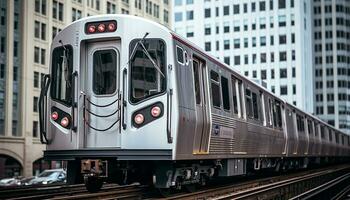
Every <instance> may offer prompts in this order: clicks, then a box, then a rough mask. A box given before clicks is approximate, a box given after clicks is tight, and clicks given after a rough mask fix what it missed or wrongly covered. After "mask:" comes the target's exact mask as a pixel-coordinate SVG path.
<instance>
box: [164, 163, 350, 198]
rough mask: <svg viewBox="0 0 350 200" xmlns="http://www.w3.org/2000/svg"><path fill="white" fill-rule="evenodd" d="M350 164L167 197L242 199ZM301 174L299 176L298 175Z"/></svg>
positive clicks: (343, 168) (346, 167) (337, 169)
mask: <svg viewBox="0 0 350 200" xmlns="http://www.w3.org/2000/svg"><path fill="white" fill-rule="evenodd" d="M349 168H350V166H349V165H340V166H336V167H334V166H332V167H327V168H323V169H316V170H308V171H303V172H299V173H293V174H288V175H282V176H274V177H269V178H262V179H256V180H253V181H245V182H243V183H242V182H241V183H234V184H230V185H226V186H219V187H215V188H208V189H204V190H202V191H197V192H193V193H189V194H179V195H175V196H171V197H167V198H165V199H240V197H239V196H242V198H243V195H247V197H248V196H249V195H250V194H252V192H257V191H258V190H262V189H266V190H268V188H269V187H272V186H276V185H279V184H282V183H285V184H288V183H291V182H292V181H297V180H300V177H304V178H307V177H308V178H312V176H321V175H325V174H328V173H332V172H337V171H341V170H345V169H349ZM297 176H299V177H297Z"/></svg>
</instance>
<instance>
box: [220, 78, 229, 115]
mask: <svg viewBox="0 0 350 200" xmlns="http://www.w3.org/2000/svg"><path fill="white" fill-rule="evenodd" d="M221 92H222V103H223V107H224V110H226V111H229V110H230V93H229V88H228V80H227V78H225V77H223V76H221Z"/></svg>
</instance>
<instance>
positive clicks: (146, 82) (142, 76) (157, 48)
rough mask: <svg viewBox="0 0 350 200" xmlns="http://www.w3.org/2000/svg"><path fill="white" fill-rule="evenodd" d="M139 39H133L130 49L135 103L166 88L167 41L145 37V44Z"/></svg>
mask: <svg viewBox="0 0 350 200" xmlns="http://www.w3.org/2000/svg"><path fill="white" fill-rule="evenodd" d="M139 41H140V40H133V41H132V42H131V43H130V49H129V50H130V55H132V56H133V57H132V58H131V60H130V61H131V62H130V71H131V78H130V90H131V91H130V100H131V102H133V103H137V102H140V101H142V100H144V99H147V98H149V97H151V96H154V95H157V94H160V93H163V92H164V91H165V88H166V85H165V84H166V80H165V74H166V57H165V55H166V52H165V50H166V46H165V43H164V42H163V41H162V40H159V39H145V40H144V42H143V44H140V43H139ZM135 48H136V49H135ZM134 49H135V50H134ZM133 51H135V53H134V54H133V53H132V52H133Z"/></svg>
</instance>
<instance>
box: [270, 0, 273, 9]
mask: <svg viewBox="0 0 350 200" xmlns="http://www.w3.org/2000/svg"><path fill="white" fill-rule="evenodd" d="M270 10H273V0H270Z"/></svg>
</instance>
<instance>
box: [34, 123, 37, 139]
mask: <svg viewBox="0 0 350 200" xmlns="http://www.w3.org/2000/svg"><path fill="white" fill-rule="evenodd" d="M33 137H35V138H36V137H38V122H37V121H33Z"/></svg>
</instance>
